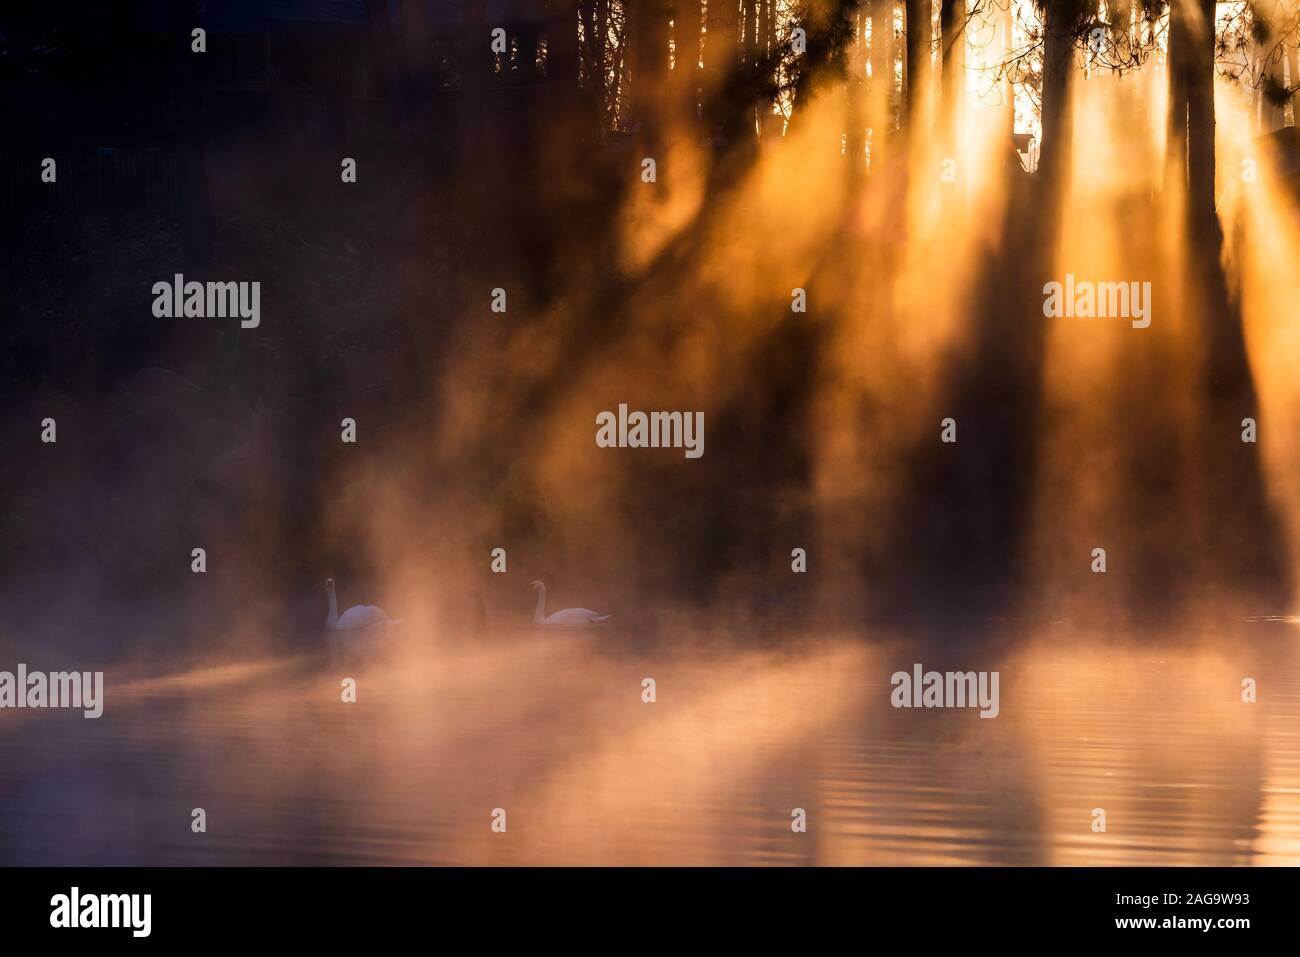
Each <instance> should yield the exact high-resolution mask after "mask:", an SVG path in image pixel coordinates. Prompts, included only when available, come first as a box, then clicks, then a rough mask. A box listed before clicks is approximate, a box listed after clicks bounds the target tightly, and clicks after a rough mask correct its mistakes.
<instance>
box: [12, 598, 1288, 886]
mask: <svg viewBox="0 0 1300 957" xmlns="http://www.w3.org/2000/svg"><path fill="white" fill-rule="evenodd" d="M1039 630H1040V631H1041V632H1042V635H1041V637H1039V638H1037V639H1035V640H1034V641H1031V642H1028V643H1025V644H1021V645H1019V646H1014V647H1010V648H1008V649H1007V650H1004V651H1003V652H1001V653H999V654H998V656H997V660H996V661H993V660H990V661H988V662H987V663H984V664H981V665H980V666H979V667H984V668H988V669H990V670H993V669H996V670H998V671H999V672H1000V674H1001V681H1000V697H1001V701H1000V707H1001V713H1000V714H999V716H998V717H997V718H995V719H991V720H989V719H981V718H980V717H979V715H978V712H977V711H976V710H957V709H953V710H909V709H895V708H893V707H891V706H890V701H889V696H890V691H891V688H890V684H889V678H890V675H891V674H892V673H893V672H895V671H898V670H910V669H911V667H912V664H913V663H914V662H916V661H920V662H921V663H923V664H924V665H925V667H926V668H927V669H930V668H934V669H937V670H946V669H947V667H948V665H947V662H945V661H944V660H943V658H944V655H943V654H941V653H939V652H936V651H930V652H924V653H922V652H918V651H916V650H915V649H914V647H912V646H911V645H909V644H908V643H906V642H892V643H891V642H880V643H866V642H858V641H847V640H846V641H830V640H826V641H818V642H816V643H811V644H805V645H803V646H801V647H800V648H799V649H798V650H797V651H795V650H790V649H788V648H787V649H780V650H748V651H721V650H719V651H712V652H701V651H699V650H692V651H690V652H685V653H682V652H679V653H667V652H664V653H654V654H650V653H644V652H643V653H640V654H638V653H634V652H631V651H629V650H626V649H621V648H620V647H619V644H618V640H617V637H616V635H610V636H602V638H600V639H598V640H593V641H557V640H553V639H551V640H548V639H546V638H543V637H540V636H512V637H510V638H508V639H501V640H500V641H497V642H492V641H485V642H482V643H480V644H478V645H476V646H474V647H472V648H461V649H459V650H455V651H453V650H449V649H445V648H437V647H436V646H435V650H433V651H425V652H422V653H418V654H417V653H411V652H409V651H400V650H397V651H394V652H393V653H392V654H391V655H389V656H388V657H387V658H386V659H384V660H379V661H373V662H368V663H367V664H366V665H365V666H364V667H346V668H336V667H334V666H332V665H331V664H330V663H329V662H327V661H326V660H325V659H324V658H321V657H317V656H313V655H303V656H295V657H264V658H253V659H246V660H227V661H222V662H211V663H199V664H196V665H192V666H189V667H186V668H184V669H180V670H176V671H172V672H164V673H153V674H150V673H143V672H140V671H132V672H130V673H126V672H123V673H115V672H111V671H110V672H109V674H108V676H107V692H106V705H105V713H104V715H103V717H102V718H100V719H98V720H85V719H83V718H82V717H81V716H80V712H67V711H48V710H47V711H30V710H24V711H16V710H5V711H0V863H4V864H75V865H86V864H92V865H101V864H691V865H701V864H831V865H843V864H853V865H857V864H867V865H870V864H1052V865H1059V864H1085V865H1089V864H1206V865H1236V864H1296V863H1300V665H1298V664H1297V662H1296V657H1297V656H1296V655H1295V653H1294V649H1295V647H1296V638H1297V634H1298V632H1297V627H1296V626H1295V625H1294V624H1288V623H1285V622H1280V623H1260V624H1256V625H1253V626H1250V627H1249V628H1248V630H1247V631H1246V633H1245V636H1244V637H1240V638H1237V637H1234V638H1233V639H1232V640H1228V639H1219V640H1211V641H1206V642H1194V641H1192V640H1191V639H1190V638H1186V637H1180V639H1179V641H1178V642H1177V643H1172V642H1171V643H1167V644H1149V643H1148V644H1141V645H1138V644H1125V643H1118V642H1115V641H1112V640H1109V639H1107V640H1101V639H1092V640H1089V641H1087V642H1081V641H1080V640H1078V639H1072V638H1071V637H1070V635H1069V632H1068V628H1067V627H1066V626H1062V625H1056V626H1052V625H1046V624H1045V625H1043V626H1042V627H1041V629H1039ZM28 664H29V666H30V667H32V668H37V667H39V662H35V661H30V660H29V661H28ZM956 664H958V665H960V666H961V667H963V668H968V667H973V666H974V665H972V663H971V662H970V661H961V662H956ZM349 674H353V675H355V676H356V678H357V681H358V694H357V698H358V700H357V701H356V703H354V704H345V703H343V702H342V701H341V700H340V684H339V682H340V676H341V675H349ZM645 677H653V678H654V679H655V681H656V695H657V700H656V701H655V702H654V703H652V704H647V703H644V702H643V701H642V700H641V694H642V685H641V682H642V679H643V678H645ZM1244 677H1254V678H1255V679H1256V680H1257V682H1258V696H1259V700H1258V701H1257V702H1256V703H1253V704H1251V703H1245V702H1243V701H1242V699H1241V683H1242V679H1243V678H1244ZM194 808H203V809H204V811H205V812H206V815H207V831H206V833H201V834H196V833H193V832H192V831H191V813H192V810H193V809H194ZM494 808H502V809H504V810H505V812H506V822H507V829H506V832H505V833H494V832H493V831H492V828H491V823H492V813H493V809H494ZM794 808H804V809H805V810H806V812H807V821H808V828H807V832H806V833H794V832H793V831H792V830H791V812H792V809H794ZM1097 808H1101V809H1104V811H1105V814H1106V830H1105V832H1104V833H1098V832H1095V831H1094V830H1093V826H1092V825H1093V819H1094V816H1093V811H1094V809H1097Z"/></svg>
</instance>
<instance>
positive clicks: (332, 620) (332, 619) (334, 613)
mask: <svg viewBox="0 0 1300 957" xmlns="http://www.w3.org/2000/svg"><path fill="white" fill-rule="evenodd" d="M327 594H328V595H329V599H330V613H329V617H328V618H326V619H325V627H326V628H333V627H334V626H335V625H337V624H338V623H339V600H338V598H337V597H336V596H335V594H334V592H333V590H331V591H329V592H328V593H327Z"/></svg>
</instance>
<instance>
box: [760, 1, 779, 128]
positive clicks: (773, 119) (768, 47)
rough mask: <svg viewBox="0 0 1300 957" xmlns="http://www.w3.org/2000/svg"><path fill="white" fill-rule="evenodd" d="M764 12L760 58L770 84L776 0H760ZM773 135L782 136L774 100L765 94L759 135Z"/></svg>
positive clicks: (761, 25) (774, 41) (774, 40)
mask: <svg viewBox="0 0 1300 957" xmlns="http://www.w3.org/2000/svg"><path fill="white" fill-rule="evenodd" d="M759 4H760V6H761V7H762V11H761V13H760V14H759V18H758V51H759V57H760V58H762V61H763V64H764V66H765V67H766V68H767V71H768V72H767V73H765V74H764V76H763V78H762V79H763V82H764V83H768V82H769V81H771V80H772V79H773V78H772V76H771V71H772V70H773V69H774V67H773V64H772V57H773V55H774V52H775V50H776V0H759ZM773 133H775V134H776V135H778V136H779V135H780V133H781V128H780V122H779V120H778V119H777V116H776V114H775V113H773V112H772V100H771V98H770V97H769V96H768V95H767V94H766V93H764V95H763V96H762V97H761V98H760V99H759V102H758V135H759V138H760V139H762V138H763V137H764V136H771V135H772V134H773Z"/></svg>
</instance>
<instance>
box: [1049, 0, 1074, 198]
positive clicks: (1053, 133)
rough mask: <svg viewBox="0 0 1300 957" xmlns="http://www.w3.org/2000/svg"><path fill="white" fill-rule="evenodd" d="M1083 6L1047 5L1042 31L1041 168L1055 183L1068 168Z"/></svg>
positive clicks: (1065, 0) (1070, 0)
mask: <svg viewBox="0 0 1300 957" xmlns="http://www.w3.org/2000/svg"><path fill="white" fill-rule="evenodd" d="M1083 6H1084V5H1083V4H1082V3H1080V2H1079V0H1061V2H1053V3H1048V4H1046V9H1045V12H1044V22H1043V32H1044V34H1045V38H1044V41H1043V91H1042V139H1041V142H1040V143H1039V149H1038V156H1039V159H1038V168H1039V172H1040V174H1041V176H1042V178H1043V180H1044V181H1045V182H1055V181H1056V180H1057V178H1058V177H1059V176H1060V175H1061V173H1062V171H1064V170H1065V169H1066V168H1068V161H1069V158H1070V140H1071V139H1072V137H1073V123H1072V121H1071V118H1070V106H1069V104H1070V86H1071V83H1072V81H1073V79H1074V37H1075V32H1076V31H1077V30H1078V28H1079V21H1080V17H1081V15H1082V7H1083Z"/></svg>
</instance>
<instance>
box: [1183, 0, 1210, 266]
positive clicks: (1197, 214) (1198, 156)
mask: <svg viewBox="0 0 1300 957" xmlns="http://www.w3.org/2000/svg"><path fill="white" fill-rule="evenodd" d="M1196 2H1197V4H1198V7H1199V10H1200V17H1199V19H1198V21H1197V28H1196V30H1194V31H1189V33H1188V34H1187V36H1188V39H1189V40H1190V41H1191V43H1190V45H1189V48H1188V56H1187V58H1186V61H1185V62H1186V75H1187V190H1188V212H1189V213H1190V215H1191V217H1192V221H1193V223H1194V224H1195V227H1194V228H1197V229H1200V228H1204V229H1206V230H1211V229H1212V230H1213V231H1214V232H1215V233H1216V234H1217V233H1218V217H1217V216H1216V215H1215V211H1214V205H1215V204H1214V11H1215V0H1196ZM1215 245H1216V247H1217V245H1218V243H1217V238H1216V239H1215Z"/></svg>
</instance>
